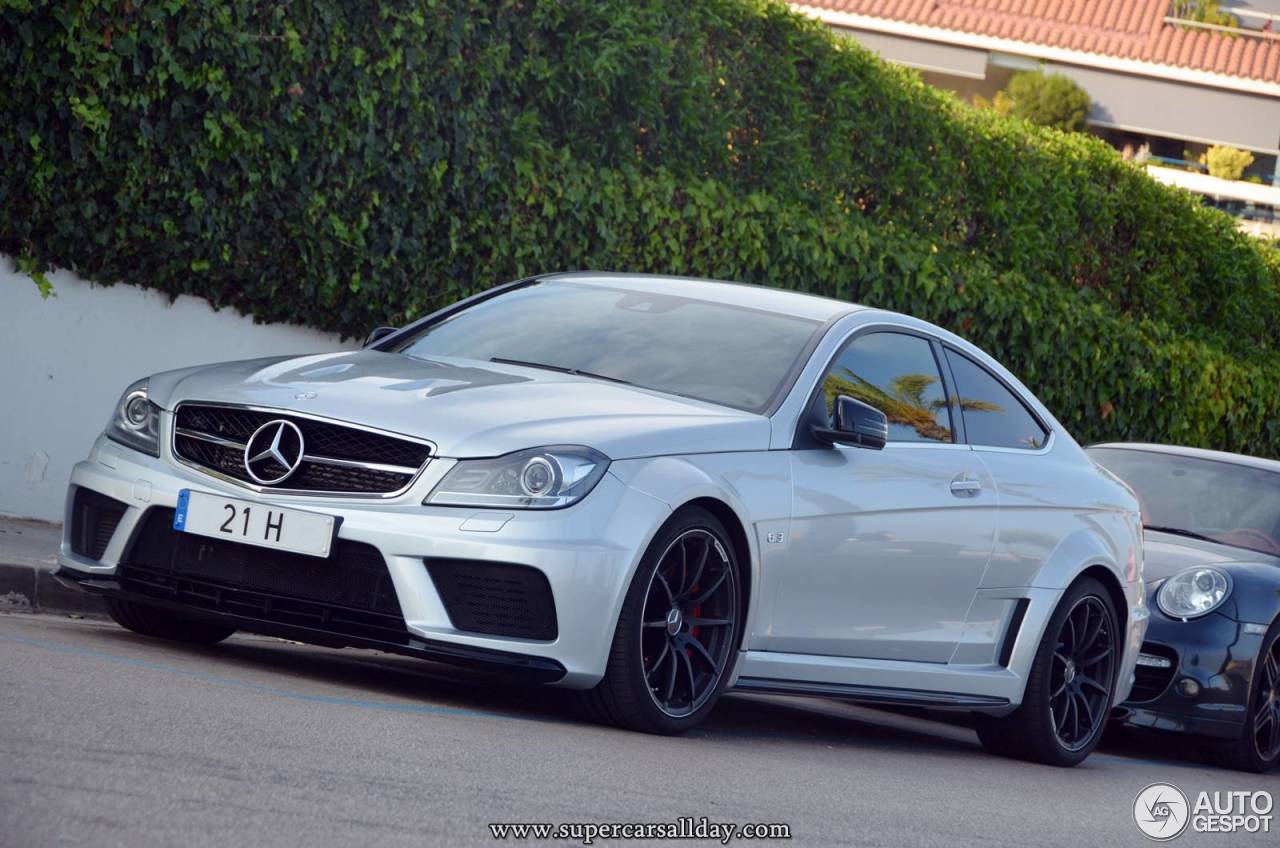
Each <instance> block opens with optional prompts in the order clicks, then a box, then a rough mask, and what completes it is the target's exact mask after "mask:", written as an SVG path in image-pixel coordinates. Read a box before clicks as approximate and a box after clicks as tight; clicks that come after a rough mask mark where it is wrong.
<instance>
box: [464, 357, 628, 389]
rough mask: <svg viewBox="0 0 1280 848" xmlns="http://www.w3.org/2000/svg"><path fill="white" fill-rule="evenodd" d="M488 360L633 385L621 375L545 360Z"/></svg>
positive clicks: (500, 358)
mask: <svg viewBox="0 0 1280 848" xmlns="http://www.w3.org/2000/svg"><path fill="white" fill-rule="evenodd" d="M489 361H490V362H497V363H499V364H502V365H522V366H524V367H525V368H541V369H542V370H544V371H555V372H556V373H558V374H572V375H573V376H575V377H593V378H595V379H597V380H607V381H608V382H610V383H621V384H622V385H624V386H633V385H635V384H634V383H632V382H631V381H630V380H624V379H622V378H621V377H610V376H608V375H606V374H595V373H592V372H591V371H583V370H582V369H581V368H566V367H564V366H563V365H548V364H547V363H545V362H529V361H527V360H524V359H507V358H506V357H503V356H491V357H489Z"/></svg>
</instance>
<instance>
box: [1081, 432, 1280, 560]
mask: <svg viewBox="0 0 1280 848" xmlns="http://www.w3.org/2000/svg"><path fill="white" fill-rule="evenodd" d="M1089 456H1091V457H1093V459H1094V460H1095V461H1096V462H1097V463H1099V464H1100V465H1102V466H1103V467H1104V468H1106V469H1107V470H1109V471H1111V472H1112V473H1114V474H1115V475H1117V476H1118V477H1120V479H1122V480H1124V481H1125V482H1126V483H1128V484H1129V485H1130V486H1131V487H1132V488H1133V490H1134V491H1135V492H1136V493H1137V495H1138V500H1139V501H1140V502H1141V504H1142V521H1143V524H1145V525H1147V526H1148V527H1152V528H1167V529H1171V530H1175V531H1178V530H1180V531H1182V532H1184V533H1188V534H1194V535H1197V536H1204V537H1206V538H1209V539H1212V540H1213V541H1215V542H1222V543H1223V544H1226V545H1235V546H1236V547H1239V548H1247V549H1249V550H1251V551H1259V552H1261V553H1266V554H1274V555H1280V474H1278V473H1276V472H1274V471H1265V470H1263V469H1260V468H1249V467H1248V466H1244V465H1236V464H1234V463H1230V462H1218V461H1215V460H1211V459H1199V458H1196V457H1189V456H1178V455H1176V454H1166V453H1156V452H1154V451H1143V450H1129V449H1119V448H1090V449H1089Z"/></svg>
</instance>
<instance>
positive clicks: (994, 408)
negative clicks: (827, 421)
mask: <svg viewBox="0 0 1280 848" xmlns="http://www.w3.org/2000/svg"><path fill="white" fill-rule="evenodd" d="M840 370H841V372H842V373H832V374H829V375H827V379H826V380H825V381H823V384H822V388H823V392H824V393H825V394H826V398H827V409H832V408H833V407H834V406H835V399H836V396H837V395H848V396H849V397H851V398H854V399H855V400H860V401H862V402H863V403H869V404H871V405H872V406H874V407H875V408H877V409H879V410H880V411H881V412H883V413H884V414H885V417H886V418H888V419H889V423H890V424H898V425H901V426H903V427H910V428H912V429H913V430H915V431H916V433H918V434H919V435H920V437H921V438H923V439H928V440H930V441H936V442H950V441H952V437H951V430H950V428H948V427H944V426H942V425H941V424H939V423H938V417H937V415H938V412H939V411H941V410H942V409H944V408H945V407H946V405H947V401H946V399H945V398H941V397H939V398H934V399H933V400H928V399H926V397H925V395H926V393H927V392H928V391H929V388H930V387H931V386H933V385H934V384H935V383H937V382H938V378H937V377H933V376H930V375H929V374H901V375H899V376H897V377H894V378H893V380H892V381H890V383H889V389H890V391H885V390H884V389H882V388H880V387H879V386H877V385H875V384H874V383H872V382H870V381H869V380H866V379H864V378H862V377H859V376H858V375H857V374H855V373H853V371H852V370H850V369H848V368H842V369H840ZM957 401H958V403H959V406H960V408H961V409H963V410H965V411H968V412H1003V411H1004V410H1003V409H1002V408H1001V407H1000V406H999V405H997V404H994V403H990V402H988V401H984V400H973V399H969V398H958V399H957Z"/></svg>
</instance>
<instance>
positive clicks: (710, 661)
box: [685, 639, 720, 672]
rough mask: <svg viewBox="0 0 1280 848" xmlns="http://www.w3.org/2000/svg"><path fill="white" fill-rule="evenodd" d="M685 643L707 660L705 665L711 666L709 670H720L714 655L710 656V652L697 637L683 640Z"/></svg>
mask: <svg viewBox="0 0 1280 848" xmlns="http://www.w3.org/2000/svg"><path fill="white" fill-rule="evenodd" d="M685 644H686V645H688V646H689V647H691V648H693V649H694V650H695V651H697V652H698V655H699V656H701V657H702V658H703V659H704V660H706V661H707V665H709V666H711V670H712V671H713V672H714V671H719V670H720V666H719V664H717V663H716V660H715V657H713V656H711V652H710V651H708V650H707V648H706V646H705V645H703V644H702V643H701V642H699V641H698V640H697V639H687V640H685Z"/></svg>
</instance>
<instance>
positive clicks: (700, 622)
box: [663, 618, 733, 627]
mask: <svg viewBox="0 0 1280 848" xmlns="http://www.w3.org/2000/svg"><path fill="white" fill-rule="evenodd" d="M685 621H687V622H689V626H690V627H727V626H728V625H730V624H733V619H731V618H687V619H685ZM663 623H664V624H665V623H666V622H663Z"/></svg>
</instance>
